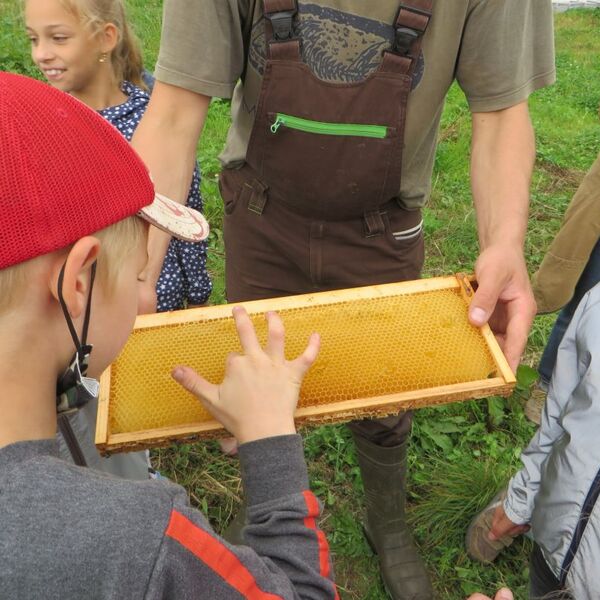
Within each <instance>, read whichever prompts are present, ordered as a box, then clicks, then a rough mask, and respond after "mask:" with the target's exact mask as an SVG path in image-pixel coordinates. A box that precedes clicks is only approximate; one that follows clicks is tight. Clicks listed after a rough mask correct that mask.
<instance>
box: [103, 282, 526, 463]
mask: <svg viewBox="0 0 600 600" xmlns="http://www.w3.org/2000/svg"><path fill="white" fill-rule="evenodd" d="M471 280H472V279H470V278H469V277H467V276H465V275H464V274H458V275H456V276H450V277H436V278H431V279H420V280H417V281H407V282H402V283H393V284H386V285H377V286H368V287H363V288H352V289H348V290H336V291H331V292H320V293H314V294H304V295H300V296H289V297H285V298H273V299H269V300H258V301H252V302H241V303H237V304H239V305H241V306H244V307H245V308H246V310H247V311H248V314H249V315H250V316H251V318H252V319H253V322H254V324H255V326H256V328H257V333H258V335H259V339H260V340H261V342H264V339H265V337H266V324H265V322H264V318H263V315H264V313H265V312H267V311H273V310H275V311H277V312H278V313H279V314H280V315H281V317H282V319H283V322H284V325H285V326H286V355H287V356H288V358H291V357H294V356H297V355H298V354H299V353H300V352H301V351H302V349H303V347H304V345H305V344H306V342H307V340H308V337H309V334H310V333H311V332H312V331H318V332H319V333H320V334H321V338H322V342H321V352H320V354H319V358H318V359H317V361H316V363H315V364H314V365H313V367H312V369H311V370H310V371H309V373H308V375H307V377H306V378H305V381H304V383H303V386H302V390H301V398H300V402H299V406H298V409H297V411H296V415H295V418H296V423H297V425H299V426H302V425H313V424H316V425H318V424H323V423H334V422H344V421H350V420H354V419H363V418H373V417H383V416H388V415H390V414H395V413H397V412H399V411H400V410H410V409H416V408H422V407H425V406H432V405H436V404H444V403H448V402H455V401H459V400H466V399H470V398H483V397H487V396H491V395H494V396H507V395H509V394H510V393H511V392H512V390H513V388H514V385H515V377H514V374H513V373H512V371H511V369H510V367H509V366H508V363H507V362H506V359H505V357H504V355H503V353H502V351H501V350H500V347H499V346H498V343H497V342H496V339H495V337H494V335H493V333H492V332H491V330H490V328H489V327H488V326H487V325H485V326H484V327H482V328H476V327H473V326H472V325H470V324H469V322H468V316H467V314H468V306H469V303H470V301H471V298H472V297H473V294H474V292H473V288H472V287H471ZM438 305H439V306H438ZM232 306H235V304H231V305H229V304H225V305H219V306H210V307H202V308H196V309H188V310H184V311H175V312H171V313H160V314H155V315H142V316H140V317H138V319H137V320H136V324H135V326H134V330H133V332H132V335H131V337H130V339H129V341H128V343H127V344H126V346H125V348H124V350H123V352H122V353H121V355H120V356H119V357H118V358H117V360H116V361H115V362H114V363H113V364H112V365H111V366H110V367H109V368H108V369H107V370H106V371H105V372H104V373H103V375H102V377H101V380H100V399H99V406H98V419H97V427H96V445H97V447H98V449H99V450H100V452H101V453H102V454H105V455H108V454H112V453H114V452H126V451H134V450H141V449H147V448H155V447H159V446H165V445H168V444H171V443H173V442H191V441H197V440H201V439H211V438H218V437H223V436H227V435H228V434H227V433H226V431H225V430H224V429H223V428H222V426H221V425H220V424H219V423H218V422H217V421H215V420H213V419H212V417H210V415H209V414H208V413H207V412H206V411H205V409H203V408H202V407H201V406H200V403H199V401H198V400H196V399H195V398H194V397H193V396H192V395H191V394H189V393H188V392H185V391H184V390H182V389H181V388H180V387H179V386H178V385H177V384H176V383H175V382H174V381H172V380H171V378H170V375H169V373H170V371H171V369H172V367H173V366H175V365H176V364H188V365H190V366H192V367H194V368H196V370H197V371H198V372H199V373H201V374H202V375H204V376H205V377H206V378H207V379H209V380H210V381H213V382H214V383H218V382H219V381H221V379H222V376H223V371H224V364H225V356H226V355H227V354H228V353H229V352H231V351H236V350H239V342H238V341H237V336H236V335H235V327H234V324H233V318H232V316H231V309H232ZM436 306H437V308H436ZM441 308H444V310H441ZM402 310H404V311H405V312H406V315H407V316H405V315H404V313H403V312H402ZM397 311H400V312H397ZM398 315H400V317H398ZM409 317H410V318H409ZM338 321H339V323H338V324H337V325H336V323H337V322H338ZM338 325H339V326H338ZM423 332H426V336H429V347H427V345H426V344H425V345H424V344H423V343H422V338H421V336H422V335H423ZM217 334H218V335H217ZM207 336H208V337H207ZM221 336H223V337H221ZM394 336H397V337H394ZM388 338H390V339H388ZM167 339H169V340H171V341H169V342H168V343H167V341H166V340H167ZM190 340H199V341H202V340H204V341H205V342H206V341H208V344H207V346H208V347H207V348H206V349H205V350H204V349H203V348H204V347H203V346H201V345H200V344H199V343H198V344H196V345H190V344H189V343H188V344H187V345H185V344H184V346H185V347H184V348H183V349H182V347H180V346H177V343H179V342H182V341H187V342H189V341H190ZM398 340H401V341H400V342H399V343H400V344H401V345H399V343H398ZM356 341H358V342H360V343H358V344H357V343H354V342H356ZM176 342H177V343H176ZM190 348H194V349H195V350H189V349H190ZM198 348H201V350H198ZM391 350H393V352H392V351H391ZM195 352H196V354H198V352H200V356H197V357H196V359H195V360H196V363H195V362H194V360H190V358H191V356H192V355H195V354H194V353H195ZM340 352H342V354H343V353H344V352H345V353H346V354H345V356H341V355H340ZM165 353H166V355H165ZM202 353H204V354H202ZM157 355H159V356H157ZM157 361H158V362H157ZM436 361H437V362H436ZM209 363H210V365H209ZM367 363H368V364H367ZM434 363H435V364H434ZM432 365H434V368H431V366H432ZM365 369H366V371H365ZM207 371H208V372H207ZM423 373H424V374H425V375H423ZM419 378H421V379H419ZM327 386H329V387H327ZM157 390H160V391H161V393H162V395H160V397H159V399H158V401H157V399H156V397H155V396H156V395H158V392H157ZM148 398H151V400H148ZM149 402H150V403H152V402H153V403H154V404H155V405H156V406H155V408H154V409H153V408H152V407H148V406H147V404H148V403H149ZM161 403H162V404H161ZM190 415H191V416H190Z"/></svg>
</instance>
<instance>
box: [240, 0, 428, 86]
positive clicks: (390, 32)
mask: <svg viewBox="0 0 600 600" xmlns="http://www.w3.org/2000/svg"><path fill="white" fill-rule="evenodd" d="M298 8H299V19H298V34H299V36H300V38H301V39H302V56H303V59H304V61H305V62H306V63H307V64H308V66H309V67H310V68H311V69H312V71H313V73H314V74H315V75H316V76H317V77H319V78H320V79H323V80H325V81H330V82H334V83H348V82H356V81H361V80H363V79H365V78H366V77H368V76H369V75H370V74H371V73H372V72H373V71H375V69H377V67H378V66H379V65H380V64H381V53H382V52H383V51H384V50H386V49H388V48H390V47H391V46H392V42H393V40H394V27H393V25H392V24H391V23H383V22H381V21H376V20H374V19H369V18H367V17H360V16H357V15H352V14H349V13H345V12H342V11H339V10H336V9H333V8H328V7H325V6H319V5H318V4H310V3H307V4H304V3H299V7H298ZM265 47H266V42H265V25H264V17H263V18H262V19H260V20H259V21H258V22H257V23H255V24H254V27H253V30H252V36H251V41H250V55H249V62H250V65H251V66H252V67H253V68H254V69H255V70H257V71H258V72H259V73H260V74H261V75H262V73H263V70H264V64H265V52H266V50H265ZM424 71H425V62H424V60H423V54H421V55H420V56H419V62H418V64H417V68H416V71H415V76H414V80H413V89H414V88H416V87H417V85H419V83H420V81H421V79H422V78H423V73H424Z"/></svg>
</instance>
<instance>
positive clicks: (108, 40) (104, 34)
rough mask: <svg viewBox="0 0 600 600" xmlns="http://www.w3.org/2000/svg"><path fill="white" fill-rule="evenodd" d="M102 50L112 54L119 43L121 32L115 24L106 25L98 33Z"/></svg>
mask: <svg viewBox="0 0 600 600" xmlns="http://www.w3.org/2000/svg"><path fill="white" fill-rule="evenodd" d="M98 36H99V42H100V50H101V52H103V53H106V54H110V53H111V52H112V51H113V50H114V49H115V48H116V47H117V44H118V43H119V30H118V29H117V26H116V25H115V24H114V23H105V24H104V25H103V26H102V28H101V29H100V31H99V32H98Z"/></svg>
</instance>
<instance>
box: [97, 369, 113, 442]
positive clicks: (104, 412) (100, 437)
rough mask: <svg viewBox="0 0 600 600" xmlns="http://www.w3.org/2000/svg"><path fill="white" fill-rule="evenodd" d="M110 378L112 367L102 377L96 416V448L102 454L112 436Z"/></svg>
mask: <svg viewBox="0 0 600 600" xmlns="http://www.w3.org/2000/svg"><path fill="white" fill-rule="evenodd" d="M110 377H111V367H110V366H109V367H108V368H107V369H106V370H105V371H104V373H102V375H101V376H100V395H99V397H98V414H97V415H96V439H95V442H96V447H97V448H98V450H100V452H102V450H103V449H104V448H105V447H106V445H107V444H108V438H109V435H110V432H109V427H108V418H109V408H110Z"/></svg>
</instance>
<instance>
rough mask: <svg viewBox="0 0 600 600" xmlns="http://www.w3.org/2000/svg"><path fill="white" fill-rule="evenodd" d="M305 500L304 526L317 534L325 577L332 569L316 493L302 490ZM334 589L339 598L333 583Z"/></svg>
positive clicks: (321, 565) (320, 566) (321, 569)
mask: <svg viewBox="0 0 600 600" xmlns="http://www.w3.org/2000/svg"><path fill="white" fill-rule="evenodd" d="M302 495H303V496H304V501H305V502H306V508H307V510H308V515H307V516H306V517H305V518H304V526H305V527H307V528H308V529H312V530H313V531H314V532H315V533H316V534H317V542H318V544H319V568H320V571H321V575H322V576H323V577H329V575H330V573H331V570H330V568H329V544H328V543H327V538H326V537H325V534H324V533H323V532H322V531H321V530H320V529H319V528H318V527H317V521H316V518H317V517H318V516H319V503H318V501H317V499H316V497H315V495H314V494H313V493H312V492H311V491H310V490H306V491H304V492H302ZM332 585H333V589H334V593H335V596H334V597H335V599H336V600H339V596H338V592H337V587H336V585H335V584H334V583H333V584H332Z"/></svg>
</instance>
